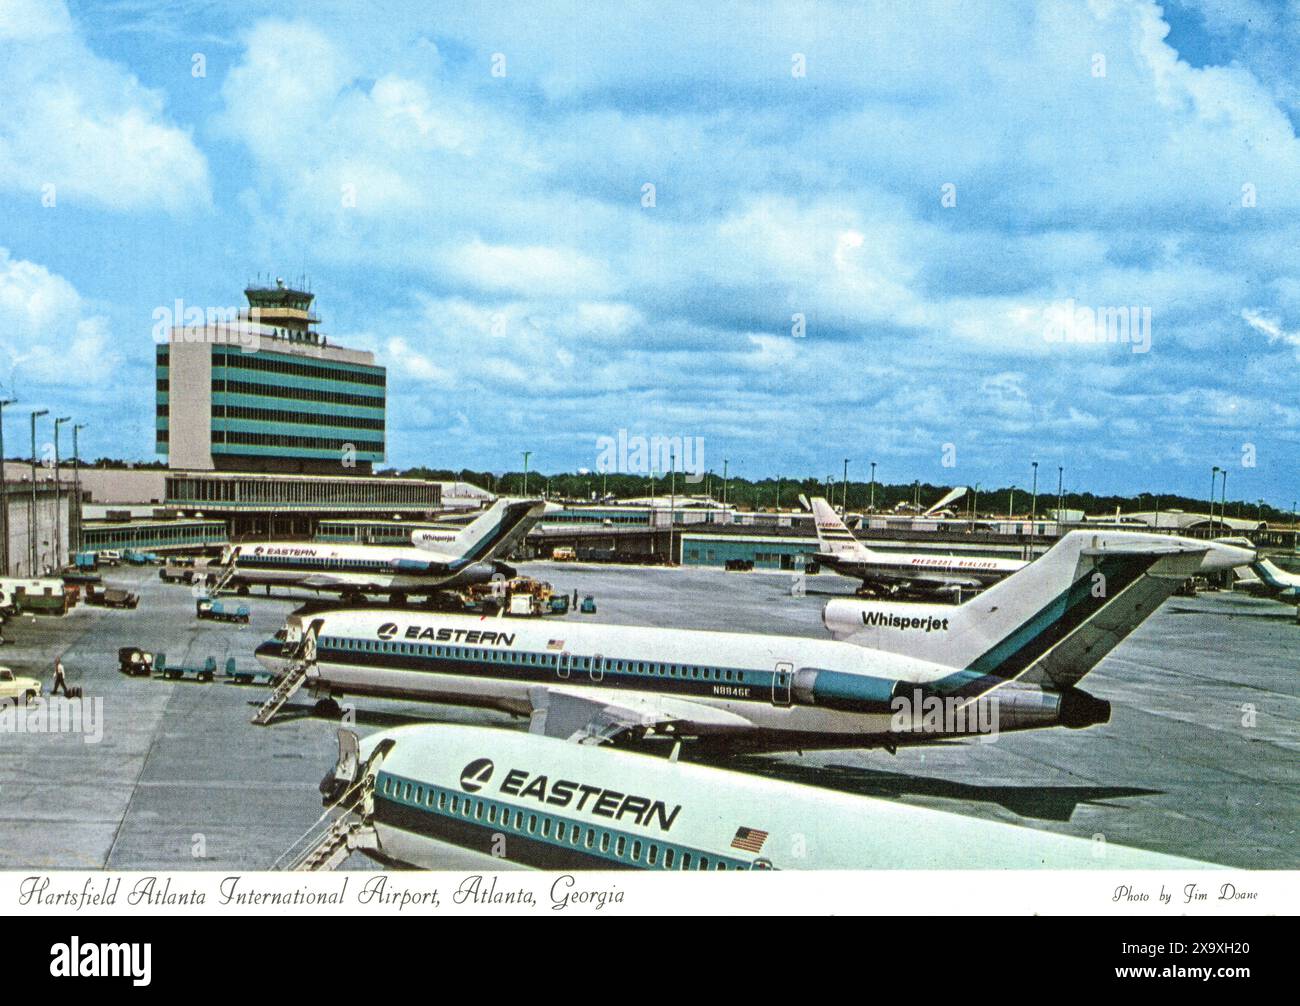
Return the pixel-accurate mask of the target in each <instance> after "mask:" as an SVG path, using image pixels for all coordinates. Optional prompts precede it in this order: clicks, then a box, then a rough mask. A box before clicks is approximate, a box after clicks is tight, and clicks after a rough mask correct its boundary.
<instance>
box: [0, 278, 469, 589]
mask: <svg viewBox="0 0 1300 1006" xmlns="http://www.w3.org/2000/svg"><path fill="white" fill-rule="evenodd" d="M305 285H306V284H295V285H293V286H290V285H287V284H285V283H284V282H283V281H282V280H276V281H275V282H273V283H266V284H249V285H248V287H247V289H245V291H244V294H245V296H246V297H247V300H248V307H247V308H246V309H244V310H240V311H237V312H236V311H233V310H232V311H229V312H227V313H226V314H223V315H220V316H208V315H205V316H204V317H203V318H202V319H201V320H200V319H199V318H195V319H194V323H192V324H188V325H180V324H177V325H176V326H173V327H171V328H170V329H168V330H166V332H165V341H163V342H162V343H161V344H159V345H157V346H156V347H155V350H154V353H155V391H154V400H155V413H156V420H155V427H156V436H155V444H156V450H157V453H158V454H159V455H161V457H162V458H163V459H164V461H165V463H166V467H163V466H152V467H150V466H144V467H116V468H103V467H97V466H84V465H83V466H82V467H81V468H80V471H79V472H78V473H77V475H76V482H75V484H74V482H73V480H72V479H71V478H70V473H69V472H68V471H66V470H65V471H64V472H63V473H62V474H61V476H60V482H61V486H60V488H61V490H62V491H61V493H56V492H54V491H52V490H53V488H54V487H53V485H52V484H49V483H50V481H51V480H52V476H53V473H52V472H51V471H49V470H48V469H46V468H45V467H43V466H37V467H36V468H35V478H36V483H37V493H36V497H35V499H36V506H35V509H34V510H33V506H32V502H31V501H32V492H31V478H32V476H31V475H30V474H29V472H30V469H29V467H28V466H26V465H18V464H16V463H14V462H11V463H10V464H9V465H8V466H7V470H6V472H5V476H6V479H5V481H6V483H10V482H16V483H17V484H16V485H14V484H9V485H7V489H8V494H7V495H8V504H9V505H8V510H9V514H10V516H11V520H10V521H9V522H8V538H9V539H10V540H9V542H8V544H9V548H8V549H3V550H0V551H3V552H4V554H3V555H0V565H5V564H7V565H8V567H9V572H11V573H19V572H22V573H24V574H26V573H27V571H28V570H29V569H32V568H35V569H37V570H39V569H41V568H43V567H45V566H51V565H56V564H57V562H58V560H63V561H66V560H67V558H68V556H69V555H70V554H71V553H72V552H73V551H76V550H78V549H86V550H101V549H113V550H124V549H138V550H144V551H189V550H194V549H213V548H216V547H219V546H221V545H223V544H225V543H227V542H229V541H240V540H246V539H252V538H268V537H286V538H297V539H310V538H312V537H313V536H315V535H316V533H317V532H318V530H319V525H320V524H321V523H322V522H329V521H358V520H382V521H387V522H392V523H394V524H396V525H398V526H401V524H402V523H403V522H406V521H411V522H420V521H427V520H429V519H431V518H433V517H435V516H436V515H437V514H438V513H439V512H440V511H441V510H442V509H443V486H442V483H440V482H435V481H430V480H425V479H404V478H394V477H389V476H385V475H379V474H375V466H376V465H379V464H382V463H383V462H384V460H385V457H386V452H387V425H386V414H387V375H386V372H385V369H384V368H383V367H382V366H379V365H378V364H376V362H375V359H374V354H372V353H370V352H367V351H364V350H359V349H351V348H348V347H346V346H340V345H336V344H334V343H332V342H330V341H329V340H328V339H327V338H326V337H324V336H323V335H321V334H320V332H319V331H318V330H317V325H318V323H319V319H318V317H317V316H316V314H315V313H314V311H313V307H312V305H313V302H314V300H315V296H314V294H312V293H311V292H310V291H308V290H306V289H305ZM174 320H177V321H181V320H189V319H174ZM155 337H156V338H158V337H161V334H160V333H158V332H155ZM23 480H25V481H26V485H25V486H24V485H23V484H22V482H23ZM453 495H455V494H454V493H453ZM78 504H80V505H78ZM60 507H62V512H61V514H60V516H59V517H58V518H56V516H55V514H54V511H55V510H57V509H59V508H60ZM33 513H34V515H35V516H34V517H33ZM60 518H61V519H60ZM83 518H84V519H83ZM33 525H34V526H35V530H34V531H33V530H31V528H32V527H33ZM5 537H6V536H5V535H2V534H0V539H3V538H5ZM56 537H57V538H59V541H60V544H59V545H58V546H57V547H56V545H55V544H54V539H55V538H56ZM0 544H3V542H0ZM33 551H35V557H34V558H33V555H32V553H33ZM33 563H35V566H34V567H33Z"/></svg>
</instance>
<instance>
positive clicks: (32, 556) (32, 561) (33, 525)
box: [27, 409, 50, 577]
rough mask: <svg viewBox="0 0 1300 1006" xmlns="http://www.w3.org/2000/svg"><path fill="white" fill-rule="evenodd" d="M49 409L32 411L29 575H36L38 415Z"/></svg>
mask: <svg viewBox="0 0 1300 1006" xmlns="http://www.w3.org/2000/svg"><path fill="white" fill-rule="evenodd" d="M49 413H50V410H49V409H34V410H33V411H32V506H31V509H30V510H29V511H28V512H27V563H28V569H29V570H30V572H29V573H28V575H29V576H33V577H34V576H35V575H36V532H37V520H36V417H37V416H47V415H49Z"/></svg>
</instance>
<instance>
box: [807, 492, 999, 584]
mask: <svg viewBox="0 0 1300 1006" xmlns="http://www.w3.org/2000/svg"><path fill="white" fill-rule="evenodd" d="M809 506H810V507H811V508H812V512H813V521H814V523H815V524H816V527H817V542H818V546H819V548H818V551H817V553H816V555H815V556H814V558H815V559H816V560H817V561H818V562H819V563H821V564H822V565H823V566H829V567H830V568H831V569H833V570H835V572H837V573H839V574H840V575H841V576H848V577H852V578H854V579H858V580H861V581H862V584H863V587H865V588H867V589H869V590H872V591H875V592H878V593H882V594H892V595H899V596H908V597H914V596H917V595H923V596H928V597H934V596H935V595H949V596H952V597H954V598H956V597H959V596H960V595H961V594H962V593H964V592H968V591H977V590H981V589H982V588H984V587H986V586H988V585H989V584H990V583H996V582H997V581H998V580H1001V579H1002V578H1003V577H1005V576H1009V575H1010V574H1012V573H1014V572H1015V571H1016V570H1018V569H1021V568H1023V567H1024V565H1025V563H1024V561H1023V560H1020V559H1001V558H998V557H996V556H971V555H941V554H938V553H933V552H930V553H925V552H915V553H900V552H880V551H877V550H876V549H871V548H867V546H866V545H864V544H862V542H860V541H858V539H857V538H856V537H854V535H853V532H852V531H850V530H849V528H848V525H846V524H845V523H844V521H842V520H841V519H840V515H839V514H837V513H836V512H835V509H834V507H832V506H831V505H830V504H829V503H827V502H826V500H824V499H823V498H822V497H820V496H817V497H814V498H813V499H812V500H811V501H810V503H809Z"/></svg>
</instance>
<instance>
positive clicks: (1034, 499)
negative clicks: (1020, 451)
mask: <svg viewBox="0 0 1300 1006" xmlns="http://www.w3.org/2000/svg"><path fill="white" fill-rule="evenodd" d="M1030 463H1031V464H1032V465H1033V466H1034V488H1033V495H1032V496H1031V497H1030V500H1031V502H1030V504H1029V520H1030V522H1031V523H1032V522H1033V521H1036V520H1038V462H1037V461H1032V462H1030Z"/></svg>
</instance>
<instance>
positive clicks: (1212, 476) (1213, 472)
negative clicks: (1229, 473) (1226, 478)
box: [1210, 465, 1219, 534]
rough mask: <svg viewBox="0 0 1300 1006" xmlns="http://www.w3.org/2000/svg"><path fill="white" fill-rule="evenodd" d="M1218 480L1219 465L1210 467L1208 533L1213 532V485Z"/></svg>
mask: <svg viewBox="0 0 1300 1006" xmlns="http://www.w3.org/2000/svg"><path fill="white" fill-rule="evenodd" d="M1218 481H1219V466H1218V465H1215V466H1214V467H1213V468H1211V469H1210V533H1211V534H1213V533H1214V486H1215V483H1217V482H1218Z"/></svg>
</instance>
